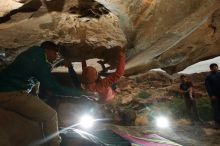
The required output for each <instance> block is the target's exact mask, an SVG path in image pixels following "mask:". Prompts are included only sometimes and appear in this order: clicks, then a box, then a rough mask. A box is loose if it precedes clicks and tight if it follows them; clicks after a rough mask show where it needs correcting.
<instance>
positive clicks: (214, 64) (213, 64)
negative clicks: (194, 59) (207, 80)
mask: <svg viewBox="0 0 220 146" xmlns="http://www.w3.org/2000/svg"><path fill="white" fill-rule="evenodd" d="M215 66H217V67H218V65H217V64H216V63H212V64H210V65H209V68H213V67H215Z"/></svg>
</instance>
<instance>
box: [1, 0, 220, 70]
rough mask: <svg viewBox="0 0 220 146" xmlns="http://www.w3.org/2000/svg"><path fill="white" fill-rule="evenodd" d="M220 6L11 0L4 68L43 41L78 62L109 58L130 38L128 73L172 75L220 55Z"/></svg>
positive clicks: (141, 0) (202, 1)
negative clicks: (163, 72)
mask: <svg viewBox="0 0 220 146" xmlns="http://www.w3.org/2000/svg"><path fill="white" fill-rule="evenodd" d="M98 2H99V3H98ZM1 3H2V2H1ZM100 3H101V4H100ZM102 4H103V5H104V6H105V7H106V8H107V9H106V8H105V7H104V6H103V5H102ZM219 7H220V5H219V1H218V0H208V1H207V0H183V1H181V2H180V1H178V0H170V1H164V0H136V1H133V0H126V1H122V0H111V1H110V0H97V2H95V1H93V0H89V1H86V0H78V1H77V0H68V1H63V0H61V1H58V0H52V1H46V0H45V1H44V0H42V1H40V0H22V1H19V0H9V1H7V2H6V3H2V4H1V7H0V11H1V15H0V22H1V23H0V44H1V45H0V48H1V52H4V49H5V50H6V51H5V52H6V55H8V54H9V55H8V56H7V57H6V58H4V57H1V58H3V59H1V64H3V63H6V64H7V63H8V62H10V60H13V58H14V56H16V55H17V54H18V53H19V52H21V51H23V50H24V49H26V48H28V47H29V46H31V45H34V44H39V43H40V42H42V41H43V40H49V39H52V40H54V41H55V42H59V43H61V44H64V45H65V46H66V47H67V49H68V52H70V53H67V54H68V55H69V56H68V57H69V58H72V60H73V61H77V60H80V58H82V56H83V57H84V58H93V57H98V58H105V57H102V55H100V54H102V52H103V50H105V49H106V48H111V47H113V46H117V45H119V46H124V45H125V44H126V39H127V40H128V41H127V50H126V54H127V66H126V74H134V73H139V72H143V71H146V70H149V69H151V68H157V67H160V68H163V69H165V70H166V71H168V72H169V73H174V72H177V71H180V70H182V69H184V68H185V67H187V66H189V65H191V64H193V63H196V62H198V61H201V60H204V59H208V58H211V57H214V56H218V55H219V54H220V52H219V49H218V44H219V29H218V28H219V23H220V20H219V19H220V18H219V10H218V9H219ZM109 10H110V11H111V12H112V13H113V14H112V13H111V12H109ZM9 12H10V13H9ZM2 16H4V17H2ZM117 17H118V18H117ZM124 34H125V35H124ZM80 42H81V43H80ZM2 50H3V51H2ZM1 52H0V53H1Z"/></svg>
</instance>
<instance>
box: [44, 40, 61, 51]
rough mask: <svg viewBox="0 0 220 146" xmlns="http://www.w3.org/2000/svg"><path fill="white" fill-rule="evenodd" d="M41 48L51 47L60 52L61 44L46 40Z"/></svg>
mask: <svg viewBox="0 0 220 146" xmlns="http://www.w3.org/2000/svg"><path fill="white" fill-rule="evenodd" d="M41 48H43V49H51V50H53V51H56V52H58V51H59V46H58V45H56V44H55V43H53V42H51V41H45V42H43V43H42V44H41Z"/></svg>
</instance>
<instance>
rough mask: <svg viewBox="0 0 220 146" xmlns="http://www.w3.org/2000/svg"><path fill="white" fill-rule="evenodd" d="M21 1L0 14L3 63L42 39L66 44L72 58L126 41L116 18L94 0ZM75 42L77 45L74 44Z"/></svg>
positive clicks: (90, 54)
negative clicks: (21, 2)
mask: <svg viewBox="0 0 220 146" xmlns="http://www.w3.org/2000/svg"><path fill="white" fill-rule="evenodd" d="M85 2H86V3H85ZM85 4H87V5H85ZM20 5H23V6H22V7H21V8H19V9H17V10H13V11H11V12H10V13H8V14H7V12H8V11H9V10H7V11H6V10H5V13H6V14H5V16H4V17H0V49H1V52H0V53H2V52H3V53H4V52H5V53H6V54H5V56H1V58H2V59H1V60H2V61H1V63H2V64H3V63H6V64H7V63H8V62H10V61H12V60H13V59H14V58H15V56H16V55H17V54H19V53H20V52H22V51H23V50H25V49H27V48H28V47H30V46H32V45H38V44H40V43H41V42H42V41H44V40H53V41H54V42H56V43H61V44H63V45H65V46H66V47H67V48H68V50H71V51H72V52H73V53H72V54H74V56H72V58H73V59H75V61H77V60H78V61H79V57H78V58H76V57H75V56H82V55H83V57H84V58H92V57H96V54H97V52H100V50H101V51H103V50H105V49H109V48H111V47H114V46H122V47H123V46H124V45H125V44H126V38H125V35H124V33H123V31H122V30H121V28H120V26H119V24H118V18H117V17H116V16H115V15H114V14H112V13H110V12H109V11H108V9H106V8H105V7H104V6H103V5H101V4H99V3H97V2H94V1H93V0H91V1H90V3H89V2H88V1H77V0H69V1H64V0H63V1H58V0H53V1H51V2H49V1H44V0H42V1H40V0H32V1H31V2H29V3H24V4H20ZM11 9H14V7H13V8H11ZM82 10H85V12H84V11H82ZM75 44H77V45H78V44H80V47H78V48H75ZM88 46H89V47H88ZM100 46H101V48H102V49H100Z"/></svg>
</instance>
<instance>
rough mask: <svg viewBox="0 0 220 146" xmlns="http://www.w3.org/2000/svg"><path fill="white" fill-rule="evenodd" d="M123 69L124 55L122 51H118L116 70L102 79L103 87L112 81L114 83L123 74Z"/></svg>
mask: <svg viewBox="0 0 220 146" xmlns="http://www.w3.org/2000/svg"><path fill="white" fill-rule="evenodd" d="M124 69H125V55H124V53H122V52H120V54H119V63H118V66H117V69H116V71H115V72H114V73H112V74H110V75H109V76H108V77H106V78H105V79H103V80H102V84H103V85H104V86H105V87H108V86H111V85H112V84H113V83H116V82H117V81H118V80H119V79H120V78H121V76H123V74H124Z"/></svg>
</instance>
